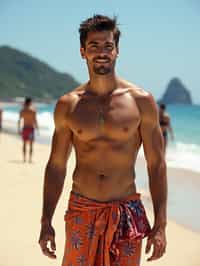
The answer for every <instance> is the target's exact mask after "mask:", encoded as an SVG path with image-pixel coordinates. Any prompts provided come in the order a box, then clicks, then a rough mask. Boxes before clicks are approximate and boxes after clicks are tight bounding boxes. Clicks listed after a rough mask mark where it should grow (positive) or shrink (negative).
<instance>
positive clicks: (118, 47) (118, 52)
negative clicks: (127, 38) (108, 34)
mask: <svg viewBox="0 0 200 266" xmlns="http://www.w3.org/2000/svg"><path fill="white" fill-rule="evenodd" d="M117 56H119V47H117Z"/></svg>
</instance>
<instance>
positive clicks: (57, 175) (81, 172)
mask: <svg viewBox="0 0 200 266" xmlns="http://www.w3.org/2000/svg"><path fill="white" fill-rule="evenodd" d="M81 55H82V57H83V58H84V59H86V62H87V66H88V70H89V76H90V80H89V82H88V83H86V84H83V85H81V86H80V87H79V88H76V89H75V90H74V91H72V92H70V93H68V94H66V95H64V96H63V97H61V98H60V99H59V100H58V102H57V105H56V108H55V113H54V120H55V131H54V135H53V140H52V148H51V154H50V158H49V160H48V163H47V167H46V171H45V181H44V196H43V212H42V219H41V232H40V238H39V243H40V246H41V249H42V251H43V253H44V254H45V255H46V256H48V257H50V258H56V255H55V250H56V244H55V231H54V228H53V227H52V218H53V214H54V211H55V208H56V205H57V202H58V200H59V197H60V195H61V192H62V189H63V184H64V180H65V175H66V163H67V161H68V158H69V154H70V151H71V147H72V145H73V147H74V149H75V154H76V166H75V169H74V172H73V187H72V189H73V191H75V192H77V193H80V194H81V195H84V196H86V197H88V198H92V199H96V200H98V201H108V200H113V199H123V198H124V197H126V196H128V195H130V194H132V193H135V192H136V185H135V178H136V176H135V161H136V158H137V154H138V151H139V148H140V147H141V145H142V143H143V146H144V152H145V158H146V162H147V170H148V175H149V187H150V192H151V196H152V200H153V207H154V225H153V228H152V231H151V233H150V235H149V236H148V240H147V246H146V252H147V253H148V252H149V251H150V249H151V247H153V251H152V254H151V256H150V258H148V260H149V261H151V260H155V259H158V258H160V257H161V256H162V255H163V254H164V252H165V248H166V237H165V228H166V202H167V179H166V164H165V159H164V152H163V139H162V135H161V129H160V126H159V117H158V110H157V105H156V103H155V101H154V99H153V97H152V95H151V94H150V93H148V92H146V91H144V90H143V89H141V88H138V87H137V86H135V85H133V84H131V83H129V82H127V81H125V80H122V79H120V78H118V77H117V76H116V74H115V60H116V58H117V56H118V48H117V47H116V45H115V42H114V38H113V33H112V32H110V31H105V32H90V33H89V34H88V37H87V40H86V46H85V47H84V48H83V47H82V48H81ZM109 68H110V71H108V73H107V72H106V71H107V69H109ZM97 72H98V73H97ZM99 72H101V73H100V74H99ZM105 72H106V74H105ZM102 114H103V122H102V117H101V116H102ZM138 178H139V177H138ZM48 243H50V248H48V246H47V245H48Z"/></svg>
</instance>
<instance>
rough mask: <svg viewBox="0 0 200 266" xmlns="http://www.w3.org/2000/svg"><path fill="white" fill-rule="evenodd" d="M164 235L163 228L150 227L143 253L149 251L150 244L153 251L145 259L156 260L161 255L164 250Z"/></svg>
mask: <svg viewBox="0 0 200 266" xmlns="http://www.w3.org/2000/svg"><path fill="white" fill-rule="evenodd" d="M166 245H167V243H166V236H165V229H161V228H158V229H157V230H156V229H152V232H151V233H150V234H149V236H148V239H147V245H146V249H145V253H146V254H147V253H149V251H150V250H151V246H153V252H152V255H151V257H150V258H148V259H147V261H152V260H157V259H159V258H160V257H162V256H163V254H164V253H165V250H166Z"/></svg>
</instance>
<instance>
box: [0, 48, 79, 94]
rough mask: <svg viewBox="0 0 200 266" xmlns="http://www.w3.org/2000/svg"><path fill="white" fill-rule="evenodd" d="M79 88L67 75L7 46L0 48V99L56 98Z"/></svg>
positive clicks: (76, 82)
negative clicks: (25, 97)
mask: <svg viewBox="0 0 200 266" xmlns="http://www.w3.org/2000/svg"><path fill="white" fill-rule="evenodd" d="M78 85H79V83H78V81H76V80H75V79H74V78H73V77H72V76H71V75H69V74H67V73H59V72H58V71H56V70H54V69H53V68H52V67H50V66H49V65H47V64H46V63H43V62H41V61H40V60H38V59H36V58H34V57H32V56H30V55H28V54H26V53H24V52H21V51H19V50H17V49H13V48H11V47H8V46H2V47H0V98H14V97H24V96H31V97H33V98H37V99H57V98H58V97H59V96H61V95H63V94H64V93H66V92H67V91H70V90H72V89H74V88H75V87H77V86H78Z"/></svg>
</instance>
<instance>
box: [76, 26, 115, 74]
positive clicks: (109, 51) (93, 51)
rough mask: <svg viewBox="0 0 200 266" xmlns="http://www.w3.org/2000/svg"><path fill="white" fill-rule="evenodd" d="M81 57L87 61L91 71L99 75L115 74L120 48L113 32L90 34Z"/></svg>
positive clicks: (82, 49)
mask: <svg viewBox="0 0 200 266" xmlns="http://www.w3.org/2000/svg"><path fill="white" fill-rule="evenodd" d="M81 55H82V57H83V58H85V59H86V61H87V65H88V68H89V71H90V72H91V71H92V72H94V73H95V74H98V75H106V74H109V73H111V72H113V70H114V67H115V61H116V57H117V55H118V48H117V47H116V45H115V41H114V36H113V32H112V31H103V32H89V33H88V36H87V40H86V43H85V48H83V47H82V48H81Z"/></svg>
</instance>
